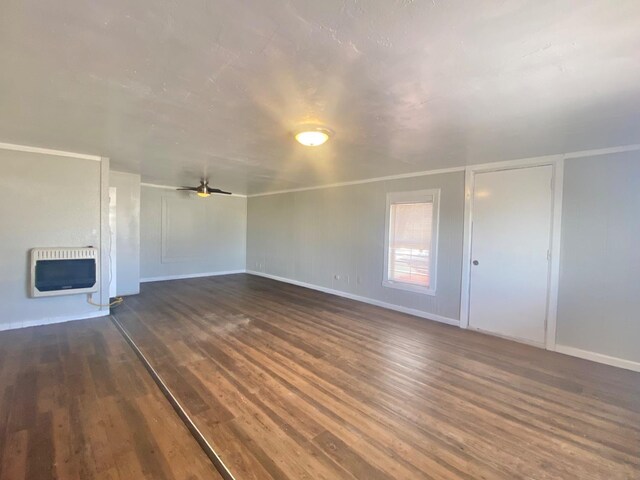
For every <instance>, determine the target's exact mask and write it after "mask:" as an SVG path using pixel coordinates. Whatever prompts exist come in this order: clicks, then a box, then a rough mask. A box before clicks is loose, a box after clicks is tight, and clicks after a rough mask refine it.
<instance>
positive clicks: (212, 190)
mask: <svg viewBox="0 0 640 480" xmlns="http://www.w3.org/2000/svg"><path fill="white" fill-rule="evenodd" d="M209 193H222V194H223V195H231V192H225V191H224V190H220V189H219V188H210V189H209Z"/></svg>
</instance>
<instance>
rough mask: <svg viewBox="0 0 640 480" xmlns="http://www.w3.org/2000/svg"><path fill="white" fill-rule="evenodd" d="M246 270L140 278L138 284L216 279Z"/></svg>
mask: <svg viewBox="0 0 640 480" xmlns="http://www.w3.org/2000/svg"><path fill="white" fill-rule="evenodd" d="M245 272H246V270H244V269H242V270H227V271H224V272H205V273H187V274H185V275H166V276H164V277H147V278H141V279H140V283H146V282H164V281H166V280H183V279H185V278H200V277H217V276H219V275H233V274H234V273H245Z"/></svg>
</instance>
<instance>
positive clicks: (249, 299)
mask: <svg viewBox="0 0 640 480" xmlns="http://www.w3.org/2000/svg"><path fill="white" fill-rule="evenodd" d="M116 316H117V318H118V319H119V320H120V321H121V322H122V324H123V325H124V326H125V328H126V329H127V330H128V331H129V332H130V334H131V336H132V337H133V339H134V340H135V342H136V343H137V344H138V345H139V347H140V348H141V349H142V351H143V352H144V353H145V355H146V356H147V357H148V358H149V359H150V361H151V362H152V364H153V365H154V367H155V368H156V369H157V370H158V372H159V373H160V375H161V376H162V377H163V378H164V380H165V381H166V383H167V384H168V385H169V387H170V388H171V389H172V391H173V393H174V394H175V395H176V396H177V397H178V399H179V400H180V402H181V403H182V404H183V405H184V406H185V407H186V409H187V411H188V413H189V414H190V416H191V417H192V419H193V420H194V421H195V422H196V424H197V425H198V427H199V429H200V430H201V431H202V432H203V433H204V435H205V436H206V437H207V438H208V440H209V442H210V443H211V445H212V446H213V447H214V448H215V449H216V450H217V452H218V454H219V455H220V456H221V457H222V459H223V461H224V462H225V463H226V464H227V466H228V467H229V469H230V470H231V472H232V473H233V474H234V475H235V476H236V478H237V479H238V480H241V479H270V478H273V479H330V480H335V479H341V478H346V479H353V478H358V479H370V480H374V479H422V478H424V479H428V478H433V479H454V478H462V479H479V478H484V479H494V478H500V479H509V480H512V479H517V478H535V479H573V478H575V479H581V480H589V479H607V480H614V479H636V480H637V479H639V478H640V374H637V373H633V372H630V371H625V370H622V369H616V368H612V367H607V366H604V365H599V364H595V363H591V362H587V361H584V360H580V359H576V358H572V357H568V356H564V355H560V354H556V353H552V352H546V351H543V350H540V349H536V348H533V347H528V346H524V345H521V344H517V343H514V342H510V341H507V340H502V339H498V338H494V337H490V336H487V335H482V334H479V333H475V332H470V331H464V330H461V329H458V328H455V327H450V326H446V325H441V324H437V323H434V322H430V321H426V320H423V319H419V318H415V317H411V316H408V315H404V314H400V313H396V312H392V311H389V310H384V309H381V308H377V307H373V306H370V305H366V304H362V303H358V302H354V301H351V300H347V299H342V298H339V297H335V296H331V295H327V294H323V293H319V292H315V291H312V290H308V289H303V288H299V287H295V286H292V285H288V284H283V283H279V282H275V281H272V280H267V279H264V278H260V277H255V276H250V275H232V276H226V277H211V278H202V279H192V280H181V281H175V282H160V283H153V284H144V285H143V286H142V293H141V294H140V295H139V296H136V297H129V298H127V301H126V302H125V305H123V306H122V307H120V308H119V309H118V310H117V312H116ZM47 352H48V350H47V349H46V348H43V349H41V352H40V355H41V356H43V355H44V356H46V355H48V353H47ZM52 378H55V377H52ZM24 381H25V382H27V383H25V385H26V386H23V387H22V388H23V389H29V388H33V387H32V386H31V384H30V383H29V381H31V382H33V381H34V380H33V379H32V380H28V379H26V380H24ZM10 384H11V382H9V383H7V382H3V385H10ZM51 384H52V386H51V388H53V389H55V388H56V387H55V382H54V381H53V380H51ZM132 388H133V387H132ZM7 391H8V392H10V393H11V388H7V387H5V397H6V395H7V394H6V392H7ZM13 395H14V396H15V395H20V393H19V392H17V391H16V392H13ZM23 395H24V394H23ZM44 398H45V399H48V398H49V396H45V397H44ZM6 401H7V400H6V398H5V402H6ZM43 401H45V400H43ZM48 401H50V400H48ZM113 402H114V400H111V404H110V403H109V402H107V404H108V405H109V407H110V409H111V411H113V410H117V407H116V406H114V405H113ZM9 403H10V402H9ZM45 403H46V401H45ZM31 408H32V409H33V408H35V407H31ZM41 408H42V411H49V410H50V407H48V406H46V405H45V406H43V407H41ZM16 409H17V412H19V413H16V414H14V415H12V417H14V416H16V417H17V418H18V419H20V418H23V414H22V413H21V412H22V407H17V406H14V407H13V410H12V411H16ZM3 411H4V410H3ZM107 411H109V410H107ZM38 418H42V417H38ZM5 421H6V420H5ZM14 422H15V420H14ZM94 422H95V420H94ZM10 423H11V420H10ZM45 423H47V425H49V423H50V422H49V421H48V420H47V421H46V422H45ZM149 423H151V422H149V421H147V424H149ZM21 427H24V426H20V425H16V426H14V427H13V428H12V430H11V431H12V432H14V433H13V436H12V437H11V438H10V439H9V441H10V442H15V443H16V444H17V445H22V446H23V447H24V445H26V443H25V442H26V440H25V438H26V437H21V436H20V435H21V434H20V433H19V432H25V428H21ZM47 428H48V427H47ZM147 433H148V434H150V435H152V437H153V438H154V439H156V440H155V441H160V438H162V435H161V432H158V431H157V430H155V431H152V430H149V431H148V432H145V435H146V434H147ZM47 434H49V433H47V432H45V435H47ZM87 434H88V433H87ZM23 435H27V434H26V433H24V434H23ZM107 439H108V437H105V441H104V443H102V444H101V446H102V447H104V448H106V445H107V444H108V443H109V442H107ZM149 441H151V440H149ZM8 451H11V450H10V448H7V447H5V455H6V452H8ZM131 455H132V456H133V458H135V454H134V453H132V454H131ZM17 458H23V457H17Z"/></svg>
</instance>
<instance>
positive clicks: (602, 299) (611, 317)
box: [557, 151, 640, 362]
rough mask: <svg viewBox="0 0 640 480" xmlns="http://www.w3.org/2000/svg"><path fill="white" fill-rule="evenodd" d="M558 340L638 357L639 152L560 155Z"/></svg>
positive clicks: (602, 351)
mask: <svg viewBox="0 0 640 480" xmlns="http://www.w3.org/2000/svg"><path fill="white" fill-rule="evenodd" d="M557 342H558V344H559V345H566V346H569V347H573V348H577V349H580V350H585V351H589V352H595V353H598V354H603V355H608V356H611V357H617V358H622V359H626V360H631V361H635V362H640V152H638V151H635V152H627V153H617V154H611V155H601V156H597V157H590V158H577V159H570V160H566V162H565V172H564V200H563V210H562V252H561V259H560V289H559V297H558V329H557Z"/></svg>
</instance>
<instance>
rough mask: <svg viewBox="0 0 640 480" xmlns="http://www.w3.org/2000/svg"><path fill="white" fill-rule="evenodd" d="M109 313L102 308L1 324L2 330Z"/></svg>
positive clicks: (85, 318)
mask: <svg viewBox="0 0 640 480" xmlns="http://www.w3.org/2000/svg"><path fill="white" fill-rule="evenodd" d="M107 315H109V310H100V311H97V312H91V313H83V314H78V315H69V316H65V317H52V318H39V319H37V320H27V321H25V322H12V323H5V324H0V332H2V331H6V330H17V329H18V328H28V327H39V326H42V325H53V324H54V323H65V322H73V321H75V320H88V319H90V318H98V317H106V316H107Z"/></svg>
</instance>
